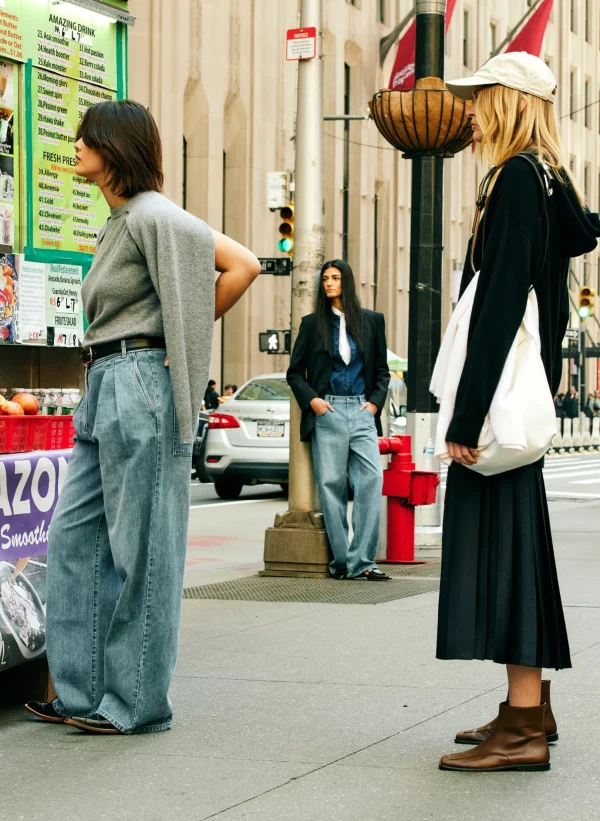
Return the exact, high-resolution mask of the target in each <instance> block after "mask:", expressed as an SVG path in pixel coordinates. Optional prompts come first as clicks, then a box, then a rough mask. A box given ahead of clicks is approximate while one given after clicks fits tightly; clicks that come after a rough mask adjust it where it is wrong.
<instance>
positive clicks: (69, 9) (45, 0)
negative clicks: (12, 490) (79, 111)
mask: <svg viewBox="0 0 600 821" xmlns="http://www.w3.org/2000/svg"><path fill="white" fill-rule="evenodd" d="M26 20H27V27H26V34H25V54H26V55H28V56H31V58H32V60H33V64H34V65H35V66H39V67H40V68H44V69H46V70H48V71H54V72H56V73H57V74H64V75H66V76H67V77H71V78H72V79H74V80H83V81H84V82H87V83H94V84H95V85H99V86H104V87H105V88H112V89H116V88H117V48H116V24H115V23H114V22H113V21H112V20H110V19H109V18H108V17H101V16H100V15H98V14H90V13H89V12H88V11H86V10H85V9H81V8H78V7H77V6H70V5H69V4H68V3H59V4H58V5H54V4H52V3H50V2H49V0H27V12H26Z"/></svg>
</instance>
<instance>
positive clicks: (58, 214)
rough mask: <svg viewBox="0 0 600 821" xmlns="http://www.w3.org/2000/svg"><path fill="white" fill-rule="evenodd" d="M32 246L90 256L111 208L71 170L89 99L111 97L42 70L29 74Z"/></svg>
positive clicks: (94, 88) (91, 101)
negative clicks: (34, 211)
mask: <svg viewBox="0 0 600 821" xmlns="http://www.w3.org/2000/svg"><path fill="white" fill-rule="evenodd" d="M33 89H34V94H33V98H34V103H33V133H34V138H35V139H34V149H33V151H34V154H33V197H34V203H35V205H34V207H36V206H37V208H38V214H39V216H38V219H37V220H35V227H34V245H35V247H36V248H50V249H54V250H57V251H70V252H72V251H79V252H83V253H88V254H92V253H94V251H95V248H96V237H97V235H98V231H99V230H100V228H101V227H102V225H103V224H104V222H105V221H106V219H107V218H108V214H109V209H108V206H107V205H106V202H105V200H104V197H103V196H102V193H101V191H100V189H99V188H98V186H97V185H96V184H95V183H91V182H89V181H88V180H85V179H83V178H81V177H76V176H74V174H73V168H74V166H75V151H74V143H75V134H76V131H77V125H78V123H79V120H80V119H81V117H82V115H83V114H84V113H85V111H86V110H87V109H88V108H89V106H90V105H92V104H93V103H97V102H101V101H102V100H112V99H114V98H115V95H114V93H113V92H111V91H107V90H105V89H102V88H98V87H97V86H91V85H89V84H87V83H78V82H76V81H75V80H70V79H68V78H66V77H59V76H58V75H56V74H50V73H48V72H45V71H39V70H36V71H34V72H33Z"/></svg>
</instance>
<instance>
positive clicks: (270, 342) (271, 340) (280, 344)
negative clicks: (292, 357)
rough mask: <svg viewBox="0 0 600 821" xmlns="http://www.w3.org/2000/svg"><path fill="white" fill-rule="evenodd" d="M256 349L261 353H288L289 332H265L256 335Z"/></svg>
mask: <svg viewBox="0 0 600 821" xmlns="http://www.w3.org/2000/svg"><path fill="white" fill-rule="evenodd" d="M258 347H259V350H260V352H261V353H268V354H272V355H273V354H282V353H290V351H291V347H292V334H291V331H285V330H284V331H280V330H274V331H265V332H264V333H259V335H258Z"/></svg>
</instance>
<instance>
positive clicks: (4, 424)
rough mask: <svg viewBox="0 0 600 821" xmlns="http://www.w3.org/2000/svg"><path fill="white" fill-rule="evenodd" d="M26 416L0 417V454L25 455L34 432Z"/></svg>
mask: <svg viewBox="0 0 600 821" xmlns="http://www.w3.org/2000/svg"><path fill="white" fill-rule="evenodd" d="M28 421H29V420H28V419H27V417H26V416H0V453H25V452H26V451H28V450H29V442H28V439H29V434H30V431H31V430H32V428H31V426H30V425H29V424H28Z"/></svg>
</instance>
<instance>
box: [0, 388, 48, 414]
mask: <svg viewBox="0 0 600 821" xmlns="http://www.w3.org/2000/svg"><path fill="white" fill-rule="evenodd" d="M12 401H13V402H15V403H16V404H17V405H20V406H21V407H22V408H23V411H24V413H25V415H26V416H37V415H38V413H39V412H40V403H39V402H38V401H37V399H36V398H35V396H34V395H33V394H32V393H18V394H16V396H13V398H12ZM0 413H2V410H1V409H0Z"/></svg>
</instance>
